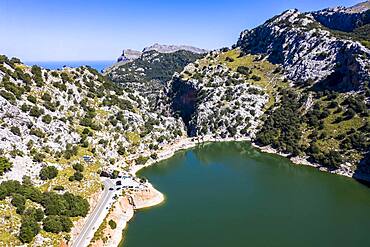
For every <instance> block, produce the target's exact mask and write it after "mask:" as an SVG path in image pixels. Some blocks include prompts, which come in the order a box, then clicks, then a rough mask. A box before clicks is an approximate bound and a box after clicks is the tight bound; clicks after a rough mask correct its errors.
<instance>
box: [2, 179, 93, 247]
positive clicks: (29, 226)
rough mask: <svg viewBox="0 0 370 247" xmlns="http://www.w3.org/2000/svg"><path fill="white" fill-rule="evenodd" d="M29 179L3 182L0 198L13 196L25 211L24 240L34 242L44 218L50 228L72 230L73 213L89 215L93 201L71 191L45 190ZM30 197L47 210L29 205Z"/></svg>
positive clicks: (19, 209)
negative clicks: (20, 181)
mask: <svg viewBox="0 0 370 247" xmlns="http://www.w3.org/2000/svg"><path fill="white" fill-rule="evenodd" d="M27 181H28V179H26V178H25V179H24V181H23V183H22V184H21V183H19V182H18V181H14V180H8V181H4V182H2V183H1V184H0V200H4V199H5V198H7V197H11V198H12V200H11V203H12V205H14V206H15V207H16V208H17V213H18V214H21V215H22V222H21V228H20V233H19V239H20V240H21V241H22V242H23V243H30V242H31V241H32V239H33V238H34V237H35V236H36V235H37V234H38V232H39V231H40V224H39V222H41V221H42V222H43V229H44V230H45V231H47V232H53V233H58V232H61V231H64V232H69V231H70V230H71V228H72V226H73V224H72V221H71V220H70V218H69V217H78V216H82V217H85V216H86V215H87V213H88V211H89V203H88V202H87V200H86V199H83V198H82V197H80V196H75V195H73V194H71V193H68V192H66V193H64V194H62V195H60V194H56V193H54V192H44V193H42V192H41V191H40V190H39V189H38V188H36V187H34V186H33V185H32V184H31V183H30V182H27ZM27 200H30V201H32V202H33V203H37V204H40V205H41V206H42V207H43V208H44V210H42V209H41V208H37V209H35V208H33V207H31V208H27V209H26V206H27V203H26V202H27ZM45 215H46V216H47V217H46V218H44V216H45Z"/></svg>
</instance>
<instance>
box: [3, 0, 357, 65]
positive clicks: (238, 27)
mask: <svg viewBox="0 0 370 247" xmlns="http://www.w3.org/2000/svg"><path fill="white" fill-rule="evenodd" d="M358 2H361V1H357V0H327V1H321V0H320V1H319V0H313V1H312V0H301V1H292V0H281V1H278V2H277V1H273V0H260V1H253V2H246V1H242V0H229V1H226V0H216V1H212V3H207V2H201V1H194V0H189V1H186V2H180V3H179V2H173V1H168V0H162V1H156V2H154V1H148V0H143V1H140V2H139V1H104V2H101V1H97V0H93V1H89V2H88V3H86V2H82V1H79V2H77V1H72V0H67V1H63V2H59V1H25V0H20V1H10V0H0V31H1V33H2V35H3V37H4V38H3V39H1V40H0V54H5V55H7V56H9V57H13V56H14V57H18V58H20V59H21V60H22V61H27V62H58V61H71V62H72V61H114V60H116V59H117V57H118V56H119V55H120V54H121V52H122V50H123V49H126V48H131V49H136V50H142V49H143V48H144V47H146V46H149V45H152V44H154V43H160V44H174V45H191V46H196V47H199V48H204V49H209V50H213V49H217V48H221V47H225V46H227V47H229V46H231V45H232V44H234V43H236V41H237V39H238V36H239V34H240V32H241V31H243V30H244V29H247V28H248V29H250V28H254V27H256V26H258V25H259V24H262V23H263V22H265V21H266V20H267V19H269V18H271V17H272V16H274V15H277V14H280V13H281V12H283V11H284V10H286V9H290V8H297V9H299V10H300V11H311V10H319V9H322V8H326V7H334V6H351V5H354V4H356V3H358Z"/></svg>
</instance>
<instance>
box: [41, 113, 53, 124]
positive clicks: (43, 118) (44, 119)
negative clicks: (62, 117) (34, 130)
mask: <svg viewBox="0 0 370 247" xmlns="http://www.w3.org/2000/svg"><path fill="white" fill-rule="evenodd" d="M51 120H52V117H51V116H50V115H49V114H47V115H44V116H43V117H42V121H43V122H44V123H47V124H49V123H51Z"/></svg>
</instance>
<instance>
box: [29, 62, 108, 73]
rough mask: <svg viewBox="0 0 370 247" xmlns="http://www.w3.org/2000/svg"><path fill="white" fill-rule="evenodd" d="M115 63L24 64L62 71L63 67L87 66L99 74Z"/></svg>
mask: <svg viewBox="0 0 370 247" xmlns="http://www.w3.org/2000/svg"><path fill="white" fill-rule="evenodd" d="M114 63H115V61H51V62H47V61H41V62H40V61H29V62H25V64H26V65H29V66H32V65H34V64H36V65H38V66H40V67H42V68H45V69H52V70H57V69H63V67H64V66H67V67H71V68H77V67H80V66H85V65H88V66H90V67H92V68H94V69H96V70H97V71H99V72H101V71H102V70H103V69H105V68H107V67H108V66H110V65H112V64H114Z"/></svg>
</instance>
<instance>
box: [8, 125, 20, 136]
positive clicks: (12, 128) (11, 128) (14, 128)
mask: <svg viewBox="0 0 370 247" xmlns="http://www.w3.org/2000/svg"><path fill="white" fill-rule="evenodd" d="M10 131H11V132H12V133H13V134H14V135H17V136H21V131H20V129H19V127H17V126H12V127H10Z"/></svg>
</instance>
